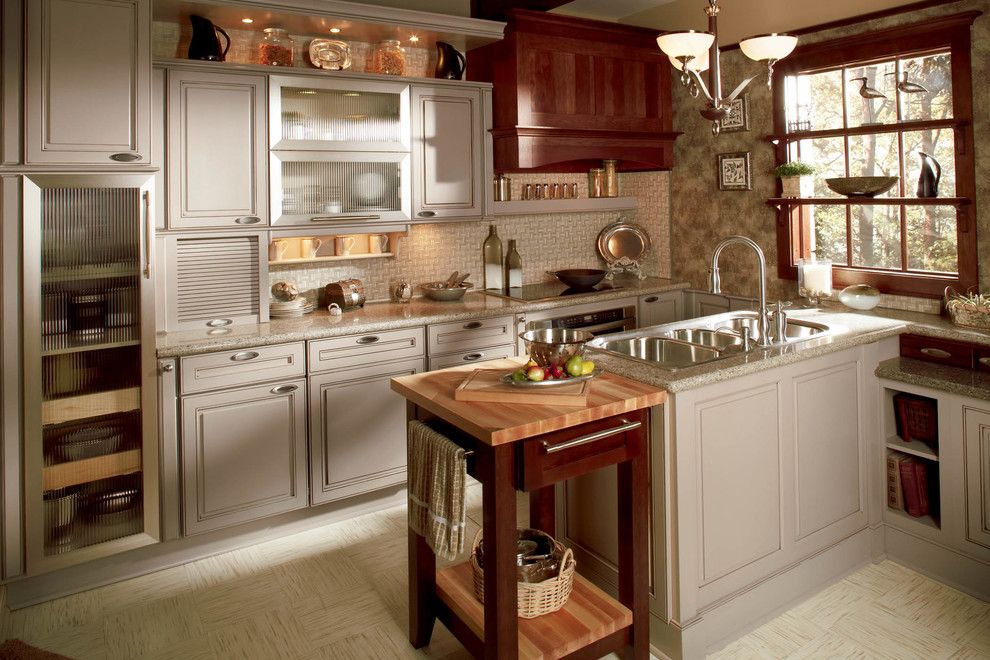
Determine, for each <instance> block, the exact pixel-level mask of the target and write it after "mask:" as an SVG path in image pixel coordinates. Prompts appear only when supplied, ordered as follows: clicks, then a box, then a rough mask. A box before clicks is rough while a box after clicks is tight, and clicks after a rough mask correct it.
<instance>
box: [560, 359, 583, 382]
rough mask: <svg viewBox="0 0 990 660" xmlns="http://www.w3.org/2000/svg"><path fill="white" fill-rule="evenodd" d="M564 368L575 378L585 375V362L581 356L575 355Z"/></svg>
mask: <svg viewBox="0 0 990 660" xmlns="http://www.w3.org/2000/svg"><path fill="white" fill-rule="evenodd" d="M564 368H565V369H567V373H568V374H570V375H571V376H575V377H577V376H580V375H581V374H582V373H584V360H583V359H581V356H580V355H575V356H574V357H572V358H571V359H570V360H568V361H567V364H565V365H564Z"/></svg>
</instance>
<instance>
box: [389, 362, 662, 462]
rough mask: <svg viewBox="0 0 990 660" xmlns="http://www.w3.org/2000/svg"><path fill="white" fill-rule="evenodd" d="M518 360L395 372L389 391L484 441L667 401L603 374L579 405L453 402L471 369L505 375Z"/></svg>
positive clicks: (523, 436) (537, 432) (646, 389)
mask: <svg viewBox="0 0 990 660" xmlns="http://www.w3.org/2000/svg"><path fill="white" fill-rule="evenodd" d="M520 364H522V361H520V360H492V361H490V362H484V363H482V364H471V365H465V366H461V367H451V368H449V369H442V370H440V371H430V372H426V373H422V374H414V375H412V376H401V377H398V378H393V379H392V389H393V390H394V391H395V392H398V393H399V394H401V395H402V396H404V397H405V398H406V399H408V400H409V401H411V402H413V403H415V404H416V405H418V406H421V407H423V408H425V409H426V410H428V411H430V412H431V413H433V414H434V415H436V416H437V417H440V418H441V419H444V420H446V421H447V422H449V423H451V424H453V425H454V426H456V427H457V428H459V429H461V430H462V431H464V432H465V433H468V434H470V435H472V436H473V437H475V438H477V439H478V440H481V441H482V442H485V443H487V444H489V445H501V444H505V443H508V442H515V441H516V440H524V439H526V438H531V437H533V436H536V435H541V434H543V433H549V432H551V431H558V430H560V429H564V428H568V427H571V426H576V425H578V424H584V423H585V422H592V421H595V420H598V419H604V418H606V417H611V416H613V415H619V414H622V413H625V412H630V411H632V410H639V409H640V408H648V407H650V406H655V405H657V404H660V403H663V402H664V401H666V400H667V393H666V392H665V391H663V390H661V389H658V388H656V387H654V386H653V385H645V384H643V383H640V382H638V381H635V380H630V379H628V378H624V377H623V376H617V375H615V374H611V373H607V372H606V373H604V374H602V375H601V376H599V377H598V378H595V379H594V380H593V381H592V387H591V392H590V394H589V395H588V405H586V406H583V407H576V406H559V405H545V404H537V405H529V404H523V403H488V402H485V403H477V402H473V401H455V400H454V390H455V389H457V386H458V385H460V384H461V383H462V382H463V381H464V379H465V378H467V377H468V376H469V375H470V374H471V372H472V371H474V370H475V369H479V368H480V369H504V370H505V372H506V373H508V372H510V371H512V370H514V369H516V368H518V367H519V365H520Z"/></svg>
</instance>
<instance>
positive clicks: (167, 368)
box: [162, 362, 175, 373]
mask: <svg viewBox="0 0 990 660" xmlns="http://www.w3.org/2000/svg"><path fill="white" fill-rule="evenodd" d="M162 371H164V372H165V373H171V372H173V371H175V365H174V364H172V363H171V362H162Z"/></svg>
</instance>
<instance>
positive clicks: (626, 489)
mask: <svg viewBox="0 0 990 660" xmlns="http://www.w3.org/2000/svg"><path fill="white" fill-rule="evenodd" d="M645 426H646V425H645V420H644V427H641V428H639V429H636V430H634V431H630V432H629V433H630V435H632V434H636V435H637V436H638V443H639V447H640V451H638V452H637V453H636V456H635V457H634V458H633V459H632V460H630V461H626V462H624V463H619V464H618V466H617V469H618V489H619V492H618V495H619V511H618V514H619V600H620V601H621V602H622V604H623V605H625V606H626V607H628V608H629V609H630V610H632V614H633V627H632V639H631V640H630V641H631V643H632V650H631V653H630V654H628V657H632V658H635V659H636V660H646V659H647V658H649V657H650V601H649V594H648V591H649V589H648V585H649V570H650V558H649V553H650V537H649V524H650V460H649V451H648V449H647V447H648V446H649V445H648V444H647V438H648V435H647V433H646V428H645ZM631 440H632V439H631V438H630V441H631Z"/></svg>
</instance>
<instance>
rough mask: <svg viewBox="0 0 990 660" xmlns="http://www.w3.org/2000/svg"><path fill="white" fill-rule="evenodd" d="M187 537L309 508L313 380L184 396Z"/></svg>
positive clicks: (183, 488) (184, 509) (298, 380)
mask: <svg viewBox="0 0 990 660" xmlns="http://www.w3.org/2000/svg"><path fill="white" fill-rule="evenodd" d="M181 409H182V412H181V415H182V474H183V487H182V494H183V514H184V522H185V533H186V535H191V534H199V533H201V532H208V531H211V530H214V529H219V528H221V527H227V526H230V525H234V524H237V523H243V522H248V521H250V520H255V519H257V518H262V517H265V516H269V515H273V514H276V513H283V512H285V511H292V510H293V509H299V508H302V507H305V506H306V504H307V502H306V381H305V380H304V379H302V378H299V379H295V380H287V381H279V382H273V383H265V384H258V385H253V386H249V387H244V388H238V389H231V390H222V391H218V392H209V393H206V394H195V395H192V396H187V397H183V399H182V404H181Z"/></svg>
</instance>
